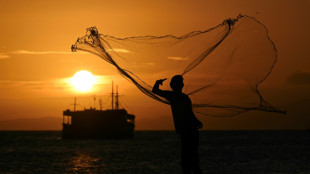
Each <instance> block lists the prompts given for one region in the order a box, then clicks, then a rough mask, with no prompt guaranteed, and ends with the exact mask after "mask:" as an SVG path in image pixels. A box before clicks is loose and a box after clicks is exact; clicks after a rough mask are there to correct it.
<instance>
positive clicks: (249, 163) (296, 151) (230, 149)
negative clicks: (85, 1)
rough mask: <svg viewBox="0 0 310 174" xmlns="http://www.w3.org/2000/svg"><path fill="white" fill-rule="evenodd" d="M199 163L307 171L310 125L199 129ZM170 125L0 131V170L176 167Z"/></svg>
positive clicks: (149, 171) (147, 172) (220, 168)
mask: <svg viewBox="0 0 310 174" xmlns="http://www.w3.org/2000/svg"><path fill="white" fill-rule="evenodd" d="M200 138H201V141H200V149H199V153H200V158H201V162H200V164H201V168H202V170H203V172H204V173H216V174H222V173H227V174H234V173H240V174H247V173H249V174H256V173H257V174H258V173H259V174H269V173H281V174H282V173H284V174H285V173H287V174H295V173H296V174H298V173H300V174H301V173H305V174H310V132H309V131H203V132H201V134H200ZM179 161H180V144H179V143H178V136H177V135H176V134H175V133H174V132H173V131H137V132H135V137H134V138H133V139H127V140H62V139H61V132H60V131H45V132H42V131H39V132H38V131H36V132H29V131H0V173H107V174H109V173H124V174H131V173H135V174H136V173H141V174H153V173H154V174H156V173H160V174H165V173H167V174H174V173H181V170H180V166H179Z"/></svg>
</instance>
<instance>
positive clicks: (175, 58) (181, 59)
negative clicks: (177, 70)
mask: <svg viewBox="0 0 310 174" xmlns="http://www.w3.org/2000/svg"><path fill="white" fill-rule="evenodd" d="M168 59H171V60H176V61H184V60H187V59H188V57H168Z"/></svg>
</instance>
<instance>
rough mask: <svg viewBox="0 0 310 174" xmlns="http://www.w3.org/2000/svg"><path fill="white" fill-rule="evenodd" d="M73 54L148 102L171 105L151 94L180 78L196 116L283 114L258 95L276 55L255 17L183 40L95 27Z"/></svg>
mask: <svg viewBox="0 0 310 174" xmlns="http://www.w3.org/2000/svg"><path fill="white" fill-rule="evenodd" d="M72 51H86V52H90V53H92V54H95V55H97V56H98V57H100V58H101V59H103V60H105V61H106V62H108V63H110V64H111V65H112V66H114V67H115V68H116V69H117V71H118V72H119V73H120V74H121V75H122V76H123V77H125V78H126V79H128V80H129V81H130V82H131V83H133V84H134V85H135V86H136V87H137V88H138V89H139V90H140V91H141V92H143V93H144V94H146V95H147V96H149V97H151V98H153V99H155V100H157V101H160V102H162V103H166V104H169V101H167V100H166V99H164V98H161V97H160V96H157V95H156V94H154V93H152V86H153V84H154V83H155V81H156V80H158V79H162V78H168V80H167V81H168V82H165V83H164V85H163V87H162V89H170V88H169V78H172V77H173V76H174V75H177V74H181V75H182V76H183V78H184V84H185V86H184V89H183V92H184V93H186V94H188V95H189V96H190V98H191V100H192V103H193V110H194V111H195V112H196V113H199V114H202V115H206V116H223V117H225V116H235V115H238V114H240V113H243V112H246V111H249V110H261V111H268V112H280V113H281V112H283V111H280V110H277V109H276V108H275V107H273V106H272V105H270V104H269V103H268V102H266V100H264V98H263V96H262V95H261V94H260V91H259V85H260V84H261V83H262V82H263V81H264V80H265V79H266V78H267V77H268V76H269V75H270V73H271V70H272V68H273V66H274V64H275V63H276V60H277V50H276V47H275V45H274V43H273V41H272V40H271V39H270V38H269V36H268V31H267V28H266V27H265V25H263V24H262V23H260V22H259V21H258V20H256V19H255V18H253V17H249V16H244V15H239V16H238V17H237V18H235V19H227V20H224V22H223V23H221V24H219V25H217V26H215V27H213V28H210V29H208V30H205V31H193V32H190V33H187V34H185V35H182V36H174V35H165V36H135V37H126V38H117V37H114V36H110V35H105V34H101V33H99V32H98V30H97V28H96V27H90V28H88V29H87V32H86V35H85V36H83V37H80V38H78V39H77V41H76V43H75V44H74V45H72Z"/></svg>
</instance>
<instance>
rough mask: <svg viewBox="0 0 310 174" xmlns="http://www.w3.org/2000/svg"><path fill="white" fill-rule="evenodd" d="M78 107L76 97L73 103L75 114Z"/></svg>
mask: <svg viewBox="0 0 310 174" xmlns="http://www.w3.org/2000/svg"><path fill="white" fill-rule="evenodd" d="M76 105H77V104H76V97H74V103H73V106H74V107H73V111H74V112H75V109H76Z"/></svg>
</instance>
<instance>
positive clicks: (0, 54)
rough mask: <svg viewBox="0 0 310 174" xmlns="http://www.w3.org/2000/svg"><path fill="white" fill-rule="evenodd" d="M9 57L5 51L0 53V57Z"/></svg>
mask: <svg viewBox="0 0 310 174" xmlns="http://www.w3.org/2000/svg"><path fill="white" fill-rule="evenodd" d="M8 58H10V56H9V55H7V54H5V53H0V59H8Z"/></svg>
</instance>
